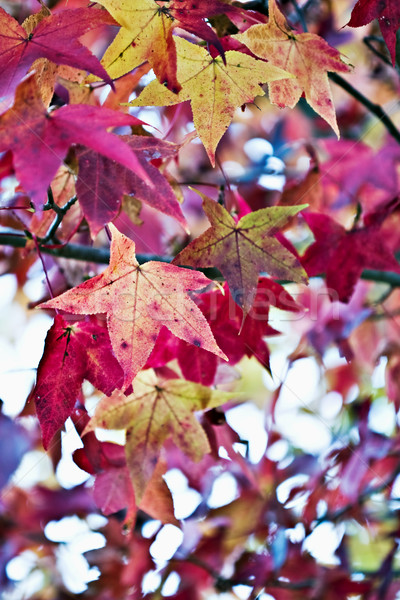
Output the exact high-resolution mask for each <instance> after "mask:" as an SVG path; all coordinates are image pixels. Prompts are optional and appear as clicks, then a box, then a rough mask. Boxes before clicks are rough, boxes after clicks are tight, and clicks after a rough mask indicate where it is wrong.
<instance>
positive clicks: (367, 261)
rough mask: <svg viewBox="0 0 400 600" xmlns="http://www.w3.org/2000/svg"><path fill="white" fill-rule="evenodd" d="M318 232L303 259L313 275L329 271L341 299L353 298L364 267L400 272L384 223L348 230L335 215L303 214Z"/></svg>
mask: <svg viewBox="0 0 400 600" xmlns="http://www.w3.org/2000/svg"><path fill="white" fill-rule="evenodd" d="M303 217H304V219H305V221H306V223H307V225H308V226H309V227H310V229H311V231H312V232H313V234H314V237H315V241H314V243H313V244H311V245H310V246H309V247H308V248H307V250H306V252H305V254H304V255H303V257H302V258H301V263H302V265H303V267H304V268H305V270H306V271H307V273H308V275H309V276H310V277H312V276H315V275H320V274H321V273H326V285H327V288H328V289H330V290H335V291H336V292H337V294H338V298H337V299H338V300H340V301H341V302H349V300H350V298H351V296H352V294H353V291H354V287H355V285H356V283H357V281H358V279H359V278H360V276H361V273H362V271H363V270H364V269H378V270H382V271H393V272H395V273H400V265H399V263H398V262H397V261H396V259H395V258H394V256H393V254H392V252H391V251H390V250H389V248H388V247H387V245H386V242H385V239H384V237H383V235H382V233H381V232H380V223H379V222H376V223H372V224H370V225H368V226H366V227H362V228H360V229H353V230H351V231H346V229H345V228H344V227H343V226H342V225H340V223H337V222H336V221H335V220H334V219H332V218H331V217H328V215H325V214H319V213H305V214H304V215H303Z"/></svg>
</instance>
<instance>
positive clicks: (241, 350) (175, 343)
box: [147, 277, 303, 385]
mask: <svg viewBox="0 0 400 600" xmlns="http://www.w3.org/2000/svg"><path fill="white" fill-rule="evenodd" d="M197 304H198V307H199V308H200V310H201V311H202V313H203V314H204V316H205V317H206V319H207V321H208V322H209V324H210V327H211V331H212V332H213V334H214V337H215V340H216V342H217V344H218V346H219V347H220V348H221V350H222V351H223V352H225V354H226V355H227V357H228V358H229V365H230V366H233V365H235V364H236V363H238V362H239V361H240V360H241V359H242V358H243V356H255V358H256V359H257V360H258V361H259V362H260V363H261V364H262V365H263V366H265V367H266V368H267V369H269V356H270V353H269V348H268V344H267V342H266V340H265V338H266V337H267V336H274V335H278V334H279V333H280V332H279V331H277V330H276V329H273V328H272V327H271V325H270V324H269V320H268V319H269V309H270V307H271V306H275V307H276V308H278V309H280V310H285V311H290V312H301V311H302V310H303V308H302V306H301V305H299V304H297V303H296V301H295V300H294V298H292V296H291V295H290V294H289V293H288V292H287V291H286V290H285V288H283V287H282V286H281V285H279V283H277V282H276V281H273V280H272V279H269V278H268V277H260V278H259V281H258V286H257V291H256V295H255V299H254V304H253V306H252V307H251V309H250V312H249V313H248V315H247V316H246V318H245V319H244V318H243V311H242V309H241V308H240V307H239V306H238V305H237V304H236V303H235V302H234V300H233V298H232V296H231V295H230V293H229V290H228V288H227V285H226V284H224V287H223V288H222V289H217V290H212V291H210V292H206V293H204V294H201V295H200V297H199V299H198V301H197ZM174 358H176V359H177V361H178V364H179V367H180V369H181V371H182V374H183V376H184V377H185V379H189V380H190V381H195V382H196V383H201V384H202V385H212V384H213V382H214V377H215V374H216V370H217V367H218V365H219V364H220V363H221V359H219V358H218V357H217V356H215V355H214V354H211V353H210V352H207V351H206V350H203V349H202V348H190V347H189V345H188V344H187V343H186V342H184V341H183V340H178V339H176V338H175V337H174V336H172V335H171V334H170V333H169V332H168V331H167V330H166V329H164V330H163V332H162V333H160V335H159V337H158V339H157V342H156V345H155V347H154V350H153V352H152V354H151V355H150V357H149V360H148V362H147V366H148V367H153V368H156V367H161V366H164V365H166V364H167V363H168V362H169V361H171V360H173V359H174Z"/></svg>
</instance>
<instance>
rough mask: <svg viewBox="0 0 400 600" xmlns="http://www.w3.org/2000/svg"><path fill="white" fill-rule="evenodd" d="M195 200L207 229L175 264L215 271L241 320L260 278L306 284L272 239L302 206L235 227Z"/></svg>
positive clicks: (251, 217)
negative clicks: (264, 274) (240, 311)
mask: <svg viewBox="0 0 400 600" xmlns="http://www.w3.org/2000/svg"><path fill="white" fill-rule="evenodd" d="M200 195H201V197H202V198H203V208H204V211H205V213H206V215H207V217H208V219H209V221H210V224H211V227H210V228H209V229H207V231H205V233H203V234H202V235H201V236H199V237H198V238H197V239H196V240H194V241H193V242H191V243H190V244H189V245H188V246H187V247H186V248H185V249H184V250H182V252H180V253H179V254H178V256H176V257H175V259H174V261H173V262H174V264H180V265H190V266H192V267H217V268H218V269H219V270H220V271H221V273H222V274H223V276H224V277H225V279H226V281H227V282H228V285H229V289H230V292H231V294H232V296H233V298H234V299H235V302H237V303H238V304H239V305H240V306H241V307H242V308H243V311H244V314H245V315H246V314H247V313H248V312H249V310H250V308H251V306H252V304H253V300H254V296H255V293H256V289H257V282H258V275H259V273H260V272H263V271H266V272H267V273H269V274H270V275H272V276H273V277H279V278H280V279H288V280H290V281H296V282H301V281H302V282H306V281H307V277H306V273H305V271H304V270H303V269H302V267H301V265H300V263H299V261H298V260H297V258H296V257H295V256H293V254H292V253H291V252H289V251H288V250H287V249H286V248H284V247H283V245H282V244H280V243H279V241H278V240H277V239H276V237H275V235H274V234H275V233H276V232H277V231H278V229H279V228H281V227H283V226H284V225H285V224H286V223H287V222H288V220H289V219H290V217H292V216H294V215H296V214H297V213H298V212H300V211H301V210H302V209H303V208H306V207H307V205H306V204H302V205H298V206H286V207H279V206H273V207H269V208H263V209H260V210H257V211H255V212H252V213H249V214H247V215H245V216H244V217H242V218H241V219H240V221H239V222H238V223H236V222H235V221H234V219H233V217H231V215H230V214H229V213H228V211H227V210H225V208H223V207H222V206H221V205H220V204H218V203H217V202H214V201H213V200H211V199H210V198H208V197H207V196H205V195H204V194H200Z"/></svg>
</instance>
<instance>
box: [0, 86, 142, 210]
mask: <svg viewBox="0 0 400 600" xmlns="http://www.w3.org/2000/svg"><path fill="white" fill-rule="evenodd" d="M141 123H142V121H140V120H139V119H136V117H132V116H130V115H125V114H122V113H119V112H116V111H113V110H110V109H107V108H100V107H97V106H89V105H84V104H74V105H70V106H62V107H61V108H59V109H58V110H55V111H53V112H51V113H48V112H47V110H46V109H45V107H44V105H43V102H42V100H41V97H40V93H39V90H38V88H37V84H36V81H35V78H34V77H33V76H30V77H29V78H28V79H26V80H25V81H23V82H22V83H20V85H19V86H18V88H17V91H16V95H15V102H14V105H13V106H12V107H11V108H10V109H9V110H8V111H6V112H5V113H3V114H2V115H1V116H0V151H3V150H12V152H13V162H14V168H15V174H16V176H17V177H18V179H19V181H20V183H21V185H22V186H23V188H24V189H25V191H26V192H27V193H28V194H29V195H30V197H31V199H32V202H33V203H34V205H35V206H36V207H37V208H41V206H42V205H43V203H44V202H45V198H46V194H47V188H48V186H49V184H50V183H51V180H52V179H53V177H54V175H55V174H56V171H57V169H58V167H59V166H60V164H61V163H62V161H63V159H64V158H65V156H66V154H67V152H68V148H69V147H70V146H71V144H74V143H77V144H82V145H84V146H88V147H90V148H92V149H93V150H96V151H97V152H100V153H101V154H104V155H105V156H107V157H108V158H110V159H111V160H116V161H117V162H119V163H120V164H122V165H124V166H125V167H127V168H128V169H132V170H133V171H135V172H136V174H137V175H138V176H140V177H142V178H143V179H144V180H145V181H147V182H148V184H149V185H150V186H151V187H152V186H153V184H152V182H151V181H150V179H149V176H148V174H147V173H146V171H145V170H144V168H143V167H142V165H141V164H140V162H139V160H138V158H137V156H136V155H135V153H134V152H133V151H132V150H131V149H130V148H129V147H128V146H127V145H126V144H124V143H123V142H122V141H121V139H120V138H119V137H118V136H116V135H114V134H112V133H108V132H107V128H108V127H116V126H121V125H137V124H141Z"/></svg>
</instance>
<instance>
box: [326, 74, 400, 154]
mask: <svg viewBox="0 0 400 600" xmlns="http://www.w3.org/2000/svg"><path fill="white" fill-rule="evenodd" d="M328 76H329V79H330V80H331V81H334V82H335V83H336V84H337V85H339V86H340V87H341V88H342V89H344V90H345V91H346V92H348V93H349V94H350V95H351V96H353V98H355V100H357V101H358V102H360V104H362V105H363V106H365V108H367V109H368V110H369V112H370V113H372V114H373V115H375V116H376V117H378V119H379V120H380V121H381V123H382V124H383V125H384V126H385V127H386V129H387V131H388V132H389V133H390V135H391V136H392V137H393V138H394V139H395V140H396V142H398V143H399V144H400V131H399V130H398V129H397V127H396V126H395V124H394V123H393V121H392V120H391V118H390V117H389V115H388V114H387V113H386V112H385V111H384V110H383V108H382V106H380V104H375V103H374V102H371V100H369V99H368V98H367V97H366V96H364V95H363V94H361V92H359V91H358V90H357V89H356V88H355V87H353V86H352V85H351V83H349V82H348V81H347V80H346V79H344V78H343V77H342V76H341V75H338V74H337V73H329V74H328Z"/></svg>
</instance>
